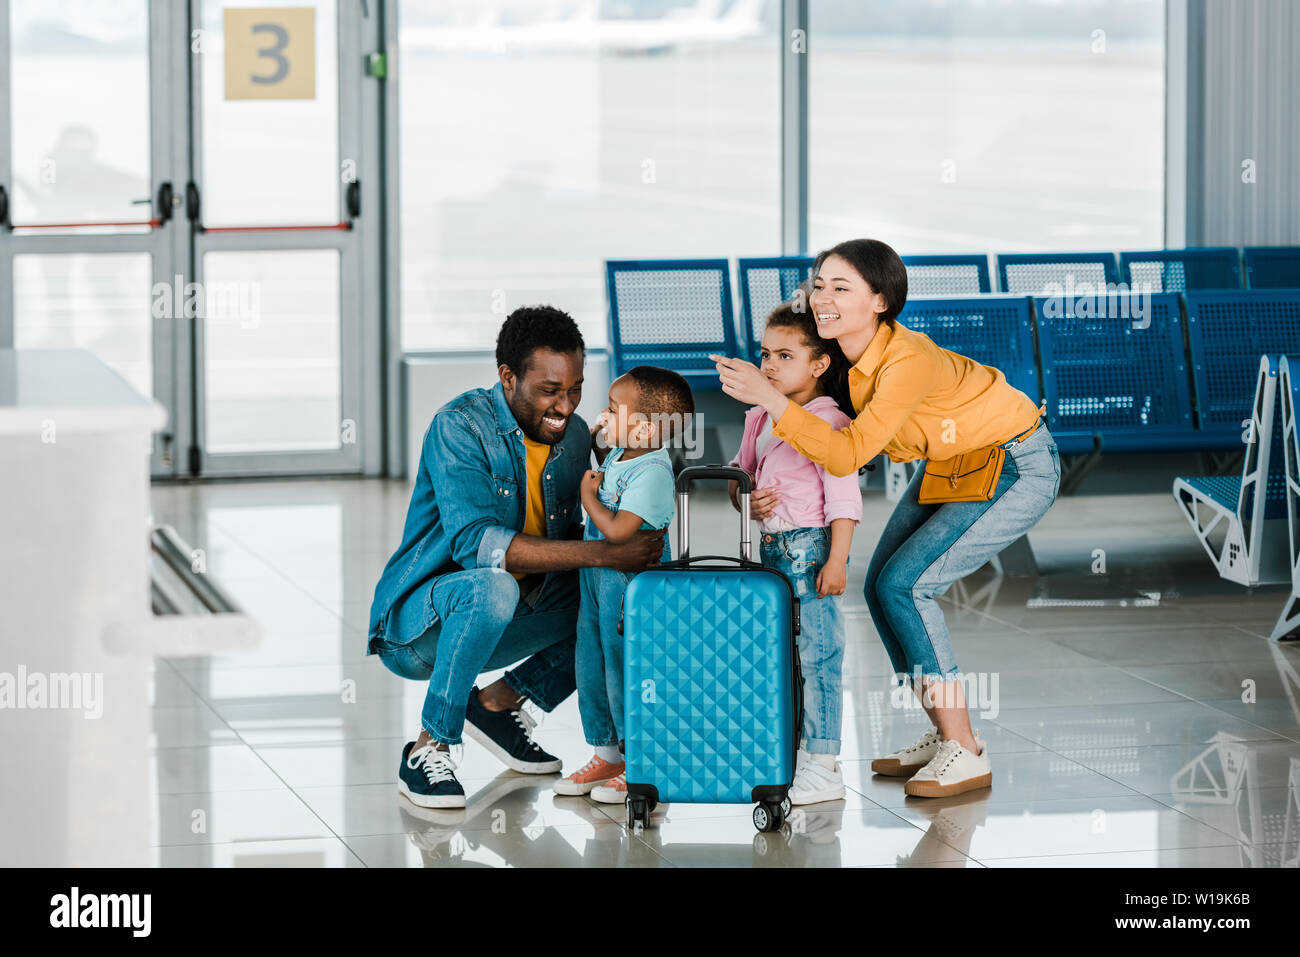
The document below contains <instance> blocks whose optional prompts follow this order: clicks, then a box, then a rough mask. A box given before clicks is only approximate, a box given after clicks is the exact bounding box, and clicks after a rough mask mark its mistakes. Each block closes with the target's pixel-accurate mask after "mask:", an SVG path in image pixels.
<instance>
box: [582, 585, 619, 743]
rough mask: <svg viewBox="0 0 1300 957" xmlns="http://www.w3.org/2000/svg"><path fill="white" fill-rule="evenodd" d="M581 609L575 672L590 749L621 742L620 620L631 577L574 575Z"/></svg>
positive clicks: (584, 732) (583, 722) (585, 734)
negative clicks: (578, 589) (577, 581)
mask: <svg viewBox="0 0 1300 957" xmlns="http://www.w3.org/2000/svg"><path fill="white" fill-rule="evenodd" d="M578 578H579V582H580V588H581V594H582V607H581V610H580V611H579V612H578V649H577V655H576V658H575V661H574V669H575V673H576V676H577V682H578V714H579V715H580V716H581V717H582V733H583V735H584V736H585V737H586V739H587V743H588V744H590V745H591V746H592V747H596V748H598V747H601V746H610V745H617V744H618V743H619V742H620V741H622V740H623V636H622V635H620V634H619V633H618V616H619V613H620V612H621V611H622V607H623V592H624V590H625V589H626V588H627V583H628V582H630V581H631V580H632V576H631V575H630V574H627V573H624V572H620V571H616V570H615V569H613V568H580V569H579V570H578Z"/></svg>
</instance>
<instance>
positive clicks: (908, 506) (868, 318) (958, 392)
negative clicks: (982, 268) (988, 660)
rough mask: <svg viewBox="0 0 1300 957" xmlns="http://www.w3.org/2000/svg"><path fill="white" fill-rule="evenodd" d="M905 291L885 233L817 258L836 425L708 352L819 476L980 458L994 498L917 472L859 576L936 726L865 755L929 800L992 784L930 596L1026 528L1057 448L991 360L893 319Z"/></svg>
mask: <svg viewBox="0 0 1300 957" xmlns="http://www.w3.org/2000/svg"><path fill="white" fill-rule="evenodd" d="M906 302H907V271H906V269H905V268H904V266H903V262H902V260H901V259H900V258H899V257H898V254H897V253H895V252H894V250H893V249H892V248H890V247H889V246H888V245H886V244H885V243H883V242H880V241H879V240H874V239H854V240H849V241H847V242H843V243H840V244H839V245H837V246H834V247H832V248H831V249H828V250H826V251H824V252H823V253H821V254H820V255H819V256H818V257H817V260H816V263H815V264H814V267H813V283H812V295H811V296H810V297H809V303H810V305H811V308H812V310H813V315H814V317H815V318H816V319H817V330H818V332H819V333H820V334H821V336H822V337H823V338H833V339H836V340H837V341H838V342H839V344H840V346H841V348H842V349H843V351H844V354H845V356H846V357H847V359H848V360H849V362H851V363H853V365H852V367H851V368H849V369H848V370H847V373H846V378H847V382H846V383H844V385H846V386H847V391H848V394H849V396H850V397H851V400H852V404H853V409H854V410H855V411H856V413H857V415H856V417H855V418H854V419H853V421H852V422H850V423H849V424H848V425H847V426H846V427H845V428H842V429H835V428H833V427H832V426H831V424H830V423H829V422H827V421H826V420H825V419H822V418H819V417H818V416H816V415H813V414H812V413H810V412H809V411H808V410H806V409H804V408H803V407H801V406H799V405H798V404H796V403H794V402H791V401H790V400H789V399H787V398H786V397H785V396H784V395H782V394H781V393H780V392H779V391H778V390H777V389H776V388H775V387H774V386H773V385H772V384H771V383H770V382H768V381H767V379H766V378H765V377H764V376H763V374H762V373H761V372H760V371H759V370H758V369H757V368H756V367H755V366H754V365H752V364H751V363H748V362H745V361H744V360H742V359H731V358H727V357H725V356H714V357H713V358H714V360H715V361H716V363H717V367H718V374H719V377H720V378H721V380H722V389H723V391H724V392H726V393H727V394H728V395H731V396H734V397H735V398H737V399H739V400H740V401H742V402H748V403H752V404H755V405H760V406H762V407H763V408H764V409H766V410H767V412H768V414H769V415H770V416H771V417H772V421H773V422H774V423H775V425H774V426H773V429H772V435H773V436H774V437H776V438H779V439H781V440H783V441H785V442H786V443H788V444H789V445H791V446H792V447H794V448H795V449H796V450H797V451H798V452H799V453H800V454H802V455H804V456H805V457H806V458H808V459H810V460H811V461H813V462H816V463H817V464H819V465H823V466H825V468H826V470H827V471H828V472H830V473H831V474H834V475H847V474H850V473H851V472H853V471H854V470H856V469H858V468H860V467H861V466H863V465H865V464H867V463H868V462H870V461H871V459H873V458H874V457H875V456H877V455H879V454H880V453H881V452H884V453H886V454H887V455H889V457H890V458H891V459H893V460H894V461H896V462H907V461H913V460H917V459H931V460H934V465H939V464H940V463H942V464H944V465H947V466H948V467H949V469H950V470H951V472H950V473H948V472H946V473H945V474H951V475H952V476H953V477H954V479H955V477H956V475H957V474H958V472H959V471H963V470H964V469H965V466H961V467H960V468H958V466H959V465H960V463H962V462H967V461H970V460H971V459H977V460H979V461H985V460H986V459H987V461H988V462H989V463H990V466H989V469H990V472H992V473H993V474H991V475H989V478H990V480H991V485H990V488H991V494H989V495H988V497H987V498H984V497H980V498H979V500H975V501H971V500H965V501H954V500H948V501H942V502H940V501H937V500H931V499H930V497H929V496H927V500H926V501H924V502H923V501H922V500H921V483H922V480H923V479H924V478H925V477H926V474H927V472H926V470H925V469H921V470H918V471H917V473H916V475H915V476H914V477H913V479H912V481H911V483H910V484H909V485H908V487H907V490H906V491H905V492H904V493H903V496H902V498H901V499H900V501H899V502H898V505H897V506H896V507H895V509H894V512H893V514H892V515H891V516H890V519H889V522H888V523H887V524H886V526H885V528H884V530H883V531H882V533H881V535H880V539H879V541H878V542H877V545H876V549H875V552H874V554H873V555H872V558H871V562H870V565H869V566H868V568H867V575H866V581H865V583H864V586H863V591H864V594H865V597H866V601H867V607H868V608H869V609H870V611H871V617H872V620H873V622H874V623H875V626H876V631H877V632H878V634H879V635H880V640H881V642H882V643H883V644H884V646H885V650H886V651H887V652H888V653H889V657H890V661H891V662H892V663H893V666H894V670H895V673H896V675H898V676H901V677H902V679H903V680H909V679H910V681H911V684H912V688H913V690H914V691H915V692H916V693H917V695H918V696H919V697H920V698H921V704H922V706H923V707H924V708H925V711H926V714H927V715H929V717H930V720H931V721H932V722H934V724H935V727H936V728H937V733H936V732H935V731H927V732H926V734H925V735H923V736H922V738H921V740H919V741H917V742H916V743H915V744H913V745H911V746H910V747H908V748H904V749H901V750H899V751H896V752H894V753H893V754H890V755H887V756H885V757H882V758H878V759H876V760H875V761H873V762H872V770H873V771H875V772H876V773H877V774H887V775H896V776H901V777H910V778H911V780H909V781H908V782H907V784H906V787H905V789H906V791H907V793H908V794H912V795H916V796H918V797H941V796H946V795H950V794H959V793H961V792H963V791H969V790H972V789H975V788H983V787H989V786H990V784H991V781H992V772H991V770H990V765H989V758H988V753H987V748H985V747H984V746H983V743H982V742H981V741H979V740H978V739H977V736H976V734H974V733H972V731H971V727H970V718H969V715H968V714H967V711H966V702H965V697H964V695H963V694H962V683H961V680H960V677H961V676H960V673H959V671H958V668H957V662H956V658H955V657H954V655H953V651H952V641H951V639H950V637H949V635H948V629H947V626H946V624H945V622H944V619H943V611H942V610H941V609H940V607H939V605H938V603H937V602H936V601H935V596H936V595H941V594H943V593H944V592H945V591H947V589H948V587H949V586H950V585H951V584H952V583H953V582H954V581H957V580H958V579H960V578H962V577H964V576H965V575H968V574H970V573H971V572H973V571H975V570H976V569H978V568H979V567H980V566H982V565H983V564H984V563H985V562H987V561H988V560H989V559H990V558H993V557H994V556H995V555H997V554H998V553H999V552H1001V551H1002V549H1004V548H1006V547H1007V546H1008V545H1010V544H1011V543H1012V542H1014V541H1015V540H1016V539H1018V538H1019V537H1020V536H1021V535H1023V534H1025V532H1027V531H1028V530H1029V529H1030V528H1032V527H1033V526H1034V525H1035V524H1037V522H1038V521H1039V519H1041V518H1042V516H1043V515H1044V514H1045V513H1046V512H1047V509H1048V508H1049V507H1050V506H1051V504H1052V502H1053V501H1055V499H1056V495H1057V492H1058V491H1059V489H1060V481H1061V479H1060V460H1059V456H1058V454H1057V450H1056V443H1055V441H1054V440H1053V439H1052V436H1051V433H1050V432H1048V430H1047V425H1046V423H1045V422H1044V421H1043V420H1042V419H1041V410H1038V409H1036V408H1035V406H1034V403H1033V400H1032V399H1030V398H1029V396H1027V395H1025V394H1024V393H1023V392H1021V391H1020V390H1018V389H1015V388H1013V387H1012V386H1011V385H1009V384H1008V383H1007V380H1006V376H1005V375H1004V374H1003V373H1002V371H1001V370H999V369H995V368H993V367H992V366H986V365H981V364H980V363H978V362H975V361H974V360H973V359H970V358H968V357H966V356H963V355H959V354H958V353H955V352H951V351H949V350H947V349H943V348H940V347H939V346H937V345H935V343H934V342H932V341H931V340H930V338H929V337H928V336H926V335H924V334H923V333H920V332H916V331H914V330H911V329H908V328H907V327H905V326H903V325H902V324H901V323H899V322H898V321H897V316H898V315H899V313H900V312H901V311H902V309H903V306H904V304H905V303H906ZM984 452H988V453H989V454H988V455H987V457H986V456H984V455H983V453H984ZM971 453H975V454H973V455H972V454H971ZM998 459H1001V465H1000V470H999V469H998V466H997V460H998Z"/></svg>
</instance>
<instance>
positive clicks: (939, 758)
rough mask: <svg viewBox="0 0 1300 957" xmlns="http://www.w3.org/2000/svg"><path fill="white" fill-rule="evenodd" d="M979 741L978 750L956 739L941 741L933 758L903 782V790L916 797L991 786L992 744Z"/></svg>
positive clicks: (945, 795) (957, 792)
mask: <svg viewBox="0 0 1300 957" xmlns="http://www.w3.org/2000/svg"><path fill="white" fill-rule="evenodd" d="M976 743H977V744H979V745H980V753H979V754H975V753H973V752H971V751H968V750H967V749H966V748H964V747H962V745H961V744H960V743H958V742H957V741H953V740H948V741H940V742H939V747H938V748H937V749H936V750H935V753H934V757H933V758H931V759H930V762H929V763H928V764H927V765H926V766H925V767H923V768H921V770H919V771H917V772H916V774H914V775H913V776H912V778H911V780H909V781H908V782H907V783H906V784H904V785H903V791H904V793H906V794H910V795H912V796H913V797H951V796H952V795H954V794H962V793H964V792H966V791H974V790H976V789H977V788H987V787H992V786H993V770H992V766H991V765H990V764H989V746H988V745H987V744H985V743H984V742H983V741H982V740H980V739H979V738H976Z"/></svg>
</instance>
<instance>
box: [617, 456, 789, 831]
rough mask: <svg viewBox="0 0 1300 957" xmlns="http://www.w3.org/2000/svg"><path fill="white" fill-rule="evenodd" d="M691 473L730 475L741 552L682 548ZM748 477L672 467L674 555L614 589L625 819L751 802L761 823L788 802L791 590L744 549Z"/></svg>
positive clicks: (769, 822)
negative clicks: (658, 806)
mask: <svg viewBox="0 0 1300 957" xmlns="http://www.w3.org/2000/svg"><path fill="white" fill-rule="evenodd" d="M700 478H726V479H735V480H736V481H737V482H739V483H740V491H741V495H740V499H741V505H742V510H741V521H742V531H741V554H742V556H743V558H742V559H740V560H737V559H735V558H732V557H723V556H712V555H705V556H700V557H696V558H692V557H691V556H690V553H689V548H690V545H689V515H688V505H689V502H688V495H689V488H690V483H691V482H692V481H693V480H696V479H700ZM750 484H751V483H750V479H749V475H748V473H746V472H745V471H744V470H742V469H737V468H731V467H725V466H697V467H694V468H688V469H684V470H683V471H682V473H681V474H680V475H679V476H678V478H677V541H678V542H679V547H680V549H681V551H680V555H679V557H678V558H677V559H676V560H675V561H672V562H668V563H665V564H663V565H660V566H657V567H653V568H650V569H647V570H646V571H643V572H641V573H639V574H638V575H636V576H634V577H633V578H632V580H631V582H629V583H628V587H627V590H626V592H625V593H624V596H623V619H622V630H623V636H624V642H625V648H624V657H623V660H624V704H625V708H626V720H625V726H624V737H625V742H624V748H625V758H626V761H627V781H628V795H629V798H628V811H629V823H633V824H634V823H645V822H646V821H647V820H648V818H649V811H650V810H653V807H654V804H655V803H657V802H660V801H685V802H689V803H734V804H747V803H752V802H755V801H757V802H759V803H760V808H762V811H761V812H760V811H755V823H756V824H757V825H759V827H760V829H763V830H768V829H775V827H780V824H781V821H782V820H783V819H784V817H785V816H786V814H787V813H788V812H789V804H788V803H786V792H787V791H788V790H789V786H790V784H791V782H792V780H793V778H794V762H795V752H796V750H797V748H798V746H799V740H798V739H799V732H800V728H801V726H802V710H803V707H802V698H803V694H802V692H803V685H802V678H801V676H800V671H799V656H798V651H797V649H796V646H795V635H796V634H797V629H798V615H799V600H798V599H797V598H796V597H795V595H794V591H793V589H792V587H791V585H790V582H789V580H788V579H787V578H786V577H785V576H784V575H783V574H781V573H780V572H778V571H776V570H774V569H769V568H764V567H763V566H762V565H759V564H757V563H755V562H753V561H752V560H751V559H750V558H749V555H750V552H751V546H750V543H749V540H748V539H749V508H748V504H749V501H748V498H749V491H750ZM718 562H724V563H728V564H721V565H720V564H716V563H718ZM782 805H784V806H783V807H782ZM763 815H766V817H765V818H764V817H763Z"/></svg>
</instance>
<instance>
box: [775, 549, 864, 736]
mask: <svg viewBox="0 0 1300 957" xmlns="http://www.w3.org/2000/svg"><path fill="white" fill-rule="evenodd" d="M830 535H831V532H830V529H829V528H797V529H794V530H792V531H788V532H764V533H763V534H762V536H761V537H760V538H759V556H760V557H761V558H762V561H763V566H764V567H765V568H774V569H776V570H777V571H779V572H783V573H784V574H785V576H786V577H787V578H789V579H790V584H791V585H793V586H794V593H795V597H796V598H798V599H799V624H800V627H799V636H798V638H797V639H796V640H797V642H798V645H799V664H800V666H801V667H802V668H803V744H802V747H803V749H804V750H805V751H807V752H808V753H809V754H839V753H840V723H841V720H842V719H841V713H842V708H843V701H842V699H843V690H844V616H843V615H842V613H841V610H840V596H839V595H824V596H823V597H821V598H818V597H817V573H818V572H819V571H821V568H822V566H823V565H825V564H826V558H827V556H828V555H829V554H830V541H831V539H830Z"/></svg>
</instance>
